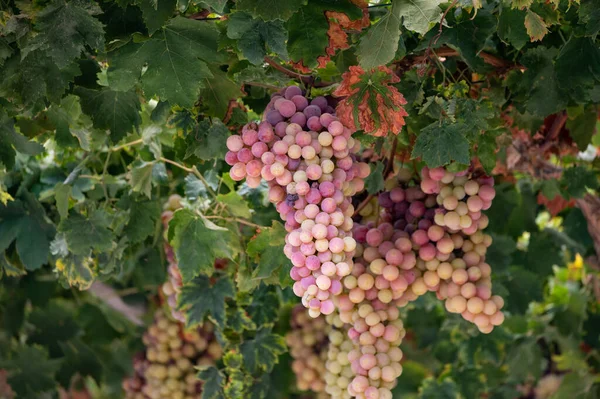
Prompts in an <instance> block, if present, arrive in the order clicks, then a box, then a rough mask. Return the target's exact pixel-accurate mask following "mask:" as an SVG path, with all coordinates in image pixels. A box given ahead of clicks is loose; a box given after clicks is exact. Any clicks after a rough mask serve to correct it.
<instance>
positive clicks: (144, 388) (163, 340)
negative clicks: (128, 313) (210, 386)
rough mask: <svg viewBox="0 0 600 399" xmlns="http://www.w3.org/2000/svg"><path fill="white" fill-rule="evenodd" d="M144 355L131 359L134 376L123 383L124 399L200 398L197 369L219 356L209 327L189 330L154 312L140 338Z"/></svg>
mask: <svg viewBox="0 0 600 399" xmlns="http://www.w3.org/2000/svg"><path fill="white" fill-rule="evenodd" d="M143 342H144V345H145V346H146V352H145V354H144V355H141V356H138V357H136V358H135V359H134V370H135V375H134V376H132V377H130V378H128V379H126V380H125V381H123V389H124V390H125V397H126V398H127V399H159V398H172V399H199V398H200V397H201V393H202V382H201V381H200V380H198V379H197V378H196V373H197V371H196V369H195V367H198V366H207V365H211V364H214V363H215V360H216V359H218V358H220V357H221V347H220V345H219V344H218V342H217V341H216V339H215V337H214V333H213V327H212V325H211V324H208V323H205V324H204V325H203V326H201V327H199V328H197V329H194V330H192V331H184V329H183V325H182V324H181V323H178V322H177V321H172V320H170V319H169V318H168V317H167V315H166V314H165V313H164V312H163V311H162V310H160V309H159V310H157V311H156V313H155V315H154V323H153V324H152V325H151V326H150V327H149V328H148V330H147V331H146V333H145V334H144V337H143Z"/></svg>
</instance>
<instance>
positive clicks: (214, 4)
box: [202, 0, 227, 13]
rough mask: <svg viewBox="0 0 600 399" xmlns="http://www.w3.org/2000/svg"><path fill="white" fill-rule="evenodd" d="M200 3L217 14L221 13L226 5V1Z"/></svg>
mask: <svg viewBox="0 0 600 399" xmlns="http://www.w3.org/2000/svg"><path fill="white" fill-rule="evenodd" d="M202 3H204V4H206V5H207V6H209V7H210V8H212V9H213V10H215V11H216V12H218V13H222V12H223V10H225V6H226V5H227V0H202Z"/></svg>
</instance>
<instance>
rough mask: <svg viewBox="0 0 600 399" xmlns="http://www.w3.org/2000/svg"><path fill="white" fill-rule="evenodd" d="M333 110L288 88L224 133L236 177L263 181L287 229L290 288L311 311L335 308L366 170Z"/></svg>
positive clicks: (347, 271)
mask: <svg viewBox="0 0 600 399" xmlns="http://www.w3.org/2000/svg"><path fill="white" fill-rule="evenodd" d="M333 113H334V109H333V108H332V106H331V105H330V104H329V102H328V100H327V99H326V98H325V97H316V98H314V99H313V100H312V101H310V103H309V100H308V99H307V98H306V97H305V96H304V95H303V93H302V90H301V89H300V88H299V87H296V86H290V87H287V88H286V89H284V90H282V91H281V92H279V93H277V94H275V95H274V96H273V97H272V99H271V102H270V103H269V105H268V106H267V109H266V110H265V120H263V121H262V122H260V123H258V124H256V123H250V124H247V125H246V126H244V128H243V130H242V134H241V135H232V136H230V137H229V138H228V139H227V147H228V149H229V151H228V152H227V155H226V156H225V161H226V162H227V163H228V164H229V165H231V166H232V168H231V172H230V175H231V177H232V178H233V179H234V180H242V179H244V178H245V179H246V183H247V184H248V185H249V186H250V187H257V186H258V185H259V184H260V182H261V180H262V179H264V180H266V181H267V182H268V183H269V200H270V201H271V202H273V203H275V204H276V208H277V211H278V212H279V214H280V216H281V218H282V220H284V221H285V227H286V230H287V231H288V234H287V235H286V245H285V247H284V252H285V254H286V256H287V257H288V258H289V259H290V260H291V262H292V265H293V268H292V269H291V271H290V275H291V277H292V278H293V279H294V281H295V284H294V286H293V290H294V293H295V294H296V295H298V296H299V297H301V298H302V303H303V305H304V306H305V307H307V308H308V309H309V314H310V315H311V317H317V316H319V315H320V314H326V315H327V314H331V313H332V312H333V311H334V308H335V307H334V302H333V297H335V296H336V295H339V294H340V293H341V292H342V284H341V282H340V279H341V278H342V277H344V276H348V275H349V274H350V273H351V272H352V267H353V262H352V257H353V254H354V249H355V247H356V242H355V240H354V239H353V238H352V227H353V220H352V214H353V213H354V207H353V206H352V203H351V197H352V196H353V195H354V194H355V193H356V192H358V191H360V190H362V189H363V187H364V181H363V179H364V178H365V177H367V176H368V174H369V171H370V170H369V166H368V165H367V164H365V163H361V162H358V161H357V160H356V156H355V153H356V152H357V151H358V150H359V149H360V143H359V142H358V141H355V140H354V139H353V138H352V137H351V133H352V132H351V131H350V130H349V129H348V128H346V127H344V125H343V124H342V123H341V122H340V121H338V120H337V118H336V117H335V116H334V115H333Z"/></svg>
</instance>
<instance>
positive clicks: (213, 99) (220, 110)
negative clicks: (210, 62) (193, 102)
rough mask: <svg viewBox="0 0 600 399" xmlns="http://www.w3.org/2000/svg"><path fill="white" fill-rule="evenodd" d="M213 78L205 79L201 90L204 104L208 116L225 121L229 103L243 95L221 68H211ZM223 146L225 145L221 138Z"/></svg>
mask: <svg viewBox="0 0 600 399" xmlns="http://www.w3.org/2000/svg"><path fill="white" fill-rule="evenodd" d="M210 71H211V73H212V76H210V77H206V78H205V79H204V83H203V88H202V89H200V96H201V97H202V103H203V105H204V106H205V107H206V108H207V112H206V114H207V115H210V116H216V117H218V118H221V119H224V118H225V115H226V114H227V110H228V109H229V102H230V101H231V100H235V99H237V98H238V97H240V96H241V95H242V91H241V90H240V87H239V85H237V84H235V83H234V82H232V81H231V80H230V79H229V78H228V77H227V74H226V73H225V72H223V71H221V70H220V69H219V68H216V67H210ZM221 144H224V141H222V138H221Z"/></svg>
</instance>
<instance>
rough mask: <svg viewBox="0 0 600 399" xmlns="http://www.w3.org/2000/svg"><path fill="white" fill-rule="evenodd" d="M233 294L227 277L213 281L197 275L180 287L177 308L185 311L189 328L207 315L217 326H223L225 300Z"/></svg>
mask: <svg viewBox="0 0 600 399" xmlns="http://www.w3.org/2000/svg"><path fill="white" fill-rule="evenodd" d="M234 294H235V291H234V289H233V284H232V282H231V280H230V279H229V278H227V277H221V278H219V279H218V280H216V281H215V282H214V283H211V279H210V278H208V277H206V276H198V277H196V278H194V279H193V280H192V281H190V282H189V283H185V284H184V285H183V287H182V288H181V294H180V295H179V299H178V305H177V309H178V310H182V311H184V312H185V315H186V325H187V326H188V327H189V328H191V327H195V326H197V325H199V324H201V323H202V322H203V321H204V319H205V317H206V316H207V315H208V317H210V319H211V320H213V321H214V322H215V323H216V324H217V325H218V326H219V327H221V328H224V327H225V300H226V299H227V298H232V297H233V296H234Z"/></svg>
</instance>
